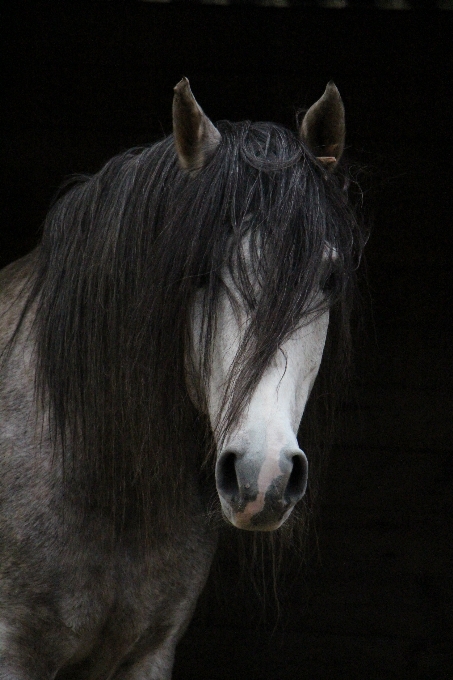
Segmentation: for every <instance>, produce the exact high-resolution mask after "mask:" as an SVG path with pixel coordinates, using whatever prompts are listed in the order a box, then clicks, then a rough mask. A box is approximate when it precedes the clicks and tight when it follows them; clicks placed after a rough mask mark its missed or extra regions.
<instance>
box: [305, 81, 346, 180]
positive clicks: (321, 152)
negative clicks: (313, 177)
mask: <svg viewBox="0 0 453 680" xmlns="http://www.w3.org/2000/svg"><path fill="white" fill-rule="evenodd" d="M299 134H300V137H301V139H302V140H303V141H304V142H305V143H306V145H307V146H308V147H309V149H310V150H311V151H312V152H313V153H314V155H315V156H316V157H317V159H318V161H319V162H320V163H322V165H324V167H326V168H327V169H328V170H333V169H334V168H335V166H336V165H337V164H338V161H339V160H340V158H341V154H342V153H343V149H344V141H345V135H346V127H345V116H344V106H343V102H342V100H341V97H340V93H339V92H338V89H337V87H336V85H335V84H334V83H333V82H332V81H330V82H329V83H328V84H327V87H326V89H325V92H324V94H323V95H322V97H321V98H320V99H318V101H317V102H315V103H314V104H313V106H311V107H310V108H309V109H308V111H307V113H306V114H305V116H304V118H303V120H302V124H301V126H300V130H299Z"/></svg>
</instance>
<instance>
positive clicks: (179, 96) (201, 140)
mask: <svg viewBox="0 0 453 680" xmlns="http://www.w3.org/2000/svg"><path fill="white" fill-rule="evenodd" d="M174 93H175V94H174V96H173V134H174V137H175V146H176V152H177V154H178V158H179V163H180V165H181V167H182V168H183V169H184V170H187V171H188V172H190V173H191V174H194V175H195V174H196V173H197V172H198V171H199V170H201V169H202V168H203V167H204V166H205V165H206V163H207V162H208V161H209V160H210V158H211V157H212V156H213V154H214V153H215V151H216V149H217V147H218V145H219V143H220V140H221V135H220V132H219V131H218V130H217V128H216V127H215V125H213V124H212V123H211V121H210V120H209V118H208V117H207V116H206V115H205V113H204V112H203V109H202V108H201V107H200V106H199V104H198V103H197V101H196V99H195V97H194V96H193V94H192V90H191V89H190V84H189V81H188V80H187V78H183V79H182V80H180V82H179V83H178V84H177V85H176V87H175V88H174Z"/></svg>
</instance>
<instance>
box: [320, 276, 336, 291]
mask: <svg viewBox="0 0 453 680" xmlns="http://www.w3.org/2000/svg"><path fill="white" fill-rule="evenodd" d="M336 285H337V275H336V274H335V272H330V273H329V274H328V275H327V276H326V278H325V279H324V280H323V282H322V283H321V290H322V292H323V293H326V294H328V293H331V292H332V291H333V290H334V289H335V287H336Z"/></svg>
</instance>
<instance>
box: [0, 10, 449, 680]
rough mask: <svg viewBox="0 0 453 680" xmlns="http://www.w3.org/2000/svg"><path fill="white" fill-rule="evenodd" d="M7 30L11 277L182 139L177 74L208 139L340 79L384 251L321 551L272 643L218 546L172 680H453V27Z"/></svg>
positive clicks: (350, 19)
mask: <svg viewBox="0 0 453 680" xmlns="http://www.w3.org/2000/svg"><path fill="white" fill-rule="evenodd" d="M1 18H2V26H3V29H2V30H3V34H4V40H3V45H4V51H5V54H6V97H5V96H4V99H3V104H2V107H3V109H4V113H6V119H5V122H4V124H3V133H4V137H5V145H4V154H3V162H2V170H3V180H2V182H1V186H0V189H1V191H2V201H1V206H2V210H3V215H2V222H1V227H0V263H1V264H6V263H8V262H9V261H11V260H13V259H14V258H16V257H18V256H20V255H22V254H24V253H25V252H27V251H28V250H30V249H31V248H32V247H33V245H34V244H35V243H36V242H37V239H38V236H39V229H40V225H41V223H42V220H43V218H44V215H45V213H46V211H47V208H48V205H49V202H50V201H51V199H52V197H53V196H54V194H55V192H56V191H57V188H58V186H59V185H60V184H61V182H62V180H63V179H64V178H65V177H66V176H68V175H70V174H72V173H75V172H81V171H83V172H85V171H88V172H93V171H96V170H97V169H99V167H100V166H101V165H102V163H103V162H104V161H106V160H107V159H108V158H109V157H111V156H112V155H114V154H115V153H117V152H119V151H121V150H124V149H126V148H128V147H130V146H135V145H137V144H142V143H148V142H151V141H153V140H155V139H157V138H159V137H161V136H162V135H163V134H167V133H169V132H170V131H171V117H170V111H171V99H172V87H173V85H174V84H175V83H176V82H177V81H178V80H179V79H180V77H181V76H182V75H187V76H188V77H189V78H190V80H191V84H192V87H193V90H194V92H195V93H196V96H197V98H198V100H199V101H200V103H201V104H202V106H203V107H204V109H205V110H206V112H207V113H208V115H209V116H210V117H211V118H212V119H213V120H218V119H221V118H228V119H232V120H238V119H243V118H251V119H262V120H274V121H277V122H280V123H283V124H286V125H289V126H291V125H293V122H294V116H295V111H296V109H297V108H298V107H303V106H306V105H309V104H311V103H312V102H313V101H314V100H315V99H317V98H318V97H319V96H320V95H321V93H322V91H323V88H324V86H325V83H326V82H327V81H328V80H330V79H334V81H335V82H336V84H337V85H338V87H339V89H340V91H341V93H342V95H343V98H344V101H345V105H346V111H347V123H348V146H349V147H350V149H349V155H350V157H351V158H352V160H353V162H354V163H356V164H357V165H358V166H360V167H361V168H362V178H363V187H364V190H365V191H364V194H365V196H364V198H365V207H366V212H367V214H368V215H369V219H370V221H371V222H372V226H373V231H372V236H371V238H370V241H369V244H368V247H367V270H368V281H369V284H368V289H367V292H365V294H364V297H365V301H366V304H365V310H364V319H365V324H364V330H363V332H362V333H361V334H360V338H358V351H357V360H356V378H355V380H354V384H353V386H352V391H351V396H350V398H349V401H348V403H347V404H346V406H345V412H344V416H345V417H344V418H343V422H344V423H346V424H344V425H343V426H342V427H340V428H339V432H338V436H337V441H336V444H335V447H334V451H333V452H332V455H331V459H330V463H329V468H328V471H327V474H326V479H325V481H324V488H323V493H322V502H321V507H320V517H319V523H318V532H317V541H318V544H319V550H318V552H317V557H316V559H313V560H310V559H309V560H308V564H307V565H305V566H304V567H303V568H302V569H301V570H300V571H299V572H298V573H297V574H293V575H292V577H291V578H289V579H288V582H289V589H287V590H286V596H284V597H283V599H282V606H281V610H282V611H281V615H280V618H279V619H278V620H277V623H276V621H275V617H274V616H273V613H275V611H274V610H275V607H273V606H272V605H270V610H272V614H271V615H269V616H268V617H267V618H266V615H264V614H263V608H262V606H261V604H262V603H261V600H260V597H259V596H255V595H252V594H250V595H242V594H241V595H240V596H238V595H237V592H238V588H237V583H236V578H237V570H236V567H234V568H233V566H232V565H233V563H234V558H233V557H230V555H229V554H228V546H227V547H226V548H225V547H224V549H223V553H222V557H221V560H220V567H219V568H218V569H217V568H216V570H215V578H214V576H213V577H212V578H211V581H210V583H209V584H208V588H207V591H206V593H205V595H204V596H203V598H202V601H201V603H200V606H199V608H198V610H197V613H196V616H195V619H194V622H193V624H192V625H191V627H190V628H189V630H188V633H187V635H186V637H185V639H184V640H183V642H182V643H181V645H180V647H179V651H178V655H177V662H176V669H175V678H176V679H178V680H182V679H183V678H184V679H185V680H190V679H192V678H193V679H195V678H196V679H197V680H203V679H204V680H217V679H222V680H223V679H224V678H225V679H226V678H228V679H229V680H230V679H231V678H248V679H249V680H264V679H266V680H267V679H270V678H272V679H273V680H286V679H287V678H288V679H289V678H291V680H293V679H294V678H301V679H305V678H306V679H309V680H316V679H317V678H322V679H329V680H335V679H336V678H343V677H344V678H348V679H349V680H354V679H356V678H357V679H359V678H360V680H362V679H363V678H370V679H374V678H375V679H376V680H382V679H386V680H388V679H393V678H395V679H400V678H411V680H412V679H417V678H420V679H421V678H423V679H426V680H436V679H437V680H447V679H449V678H451V677H453V654H452V649H453V636H452V623H453V615H452V604H453V603H452V585H453V584H452V566H453V554H452V553H453V551H452V548H451V538H452V528H453V527H452V521H451V513H452V509H453V502H452V491H451V488H452V479H453V461H452V457H451V453H452V431H451V422H452V414H453V410H452V399H451V387H452V366H453V356H452V354H453V352H452V342H451V331H450V328H449V322H450V317H451V304H452V300H451V290H452V265H451V260H452V248H451V246H452V240H453V237H452V224H451V217H450V214H451V199H450V195H451V190H450V186H451V175H452V169H451V168H452V158H453V154H452V151H453V149H452V132H451V129H452V107H451V89H449V88H450V87H451V74H450V70H451V61H450V57H449V42H451V39H452V32H451V18H450V15H449V14H448V13H443V14H441V13H437V14H435V13H432V14H429V13H425V14H420V13H413V12H395V13H393V12H387V13H384V12H377V11H372V10H369V11H363V12H352V11H335V10H327V11H322V10H320V11H304V10H295V9H292V10H289V9H271V8H248V9H240V8H231V7H228V8H227V7H225V8H224V7H203V6H197V7H195V6H193V7H187V6H186V7H182V6H167V5H152V4H145V3H137V4H132V3H131V4H128V3H127V4H124V5H122V6H119V5H118V6H117V5H116V4H114V3H91V4H89V3H80V4H72V3H60V4H57V3H55V4H54V5H53V6H49V5H44V4H40V3H33V4H32V3H21V2H19V3H16V4H15V5H14V7H10V8H9V9H8V10H5V9H3V10H2V17H1ZM368 301H369V302H368ZM241 592H242V591H241Z"/></svg>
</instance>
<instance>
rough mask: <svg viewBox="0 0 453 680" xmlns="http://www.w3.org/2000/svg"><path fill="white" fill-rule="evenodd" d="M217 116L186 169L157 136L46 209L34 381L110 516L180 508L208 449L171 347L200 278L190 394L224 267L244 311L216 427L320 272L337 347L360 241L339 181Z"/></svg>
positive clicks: (271, 137)
mask: <svg viewBox="0 0 453 680" xmlns="http://www.w3.org/2000/svg"><path fill="white" fill-rule="evenodd" d="M218 128H219V130H220V132H221V135H222V141H221V143H220V146H219V148H218V149H217V151H216V153H215V155H214V157H213V158H212V160H211V161H210V162H209V163H208V165H207V166H206V167H205V168H203V169H202V170H201V171H200V172H199V173H198V174H197V175H196V176H195V177H191V176H190V175H189V174H187V173H186V172H184V171H183V170H181V169H180V167H179V165H178V161H177V156H176V152H175V149H174V143H173V138H172V137H169V138H167V139H164V140H163V141H161V142H159V143H157V144H155V145H153V146H151V147H149V148H140V149H133V150H130V151H128V152H126V153H124V154H122V155H119V156H117V157H115V158H113V159H112V160H110V161H109V162H108V163H107V164H106V165H105V167H104V168H103V169H102V170H101V171H100V172H99V173H97V174H96V175H94V176H92V177H89V178H83V179H82V180H80V182H79V183H78V184H76V185H75V186H73V187H72V188H71V189H70V190H69V191H68V192H67V193H66V194H65V195H64V196H63V197H62V198H61V199H60V200H59V201H58V202H57V203H56V204H55V205H54V206H53V208H52V209H51V211H50V213H49V215H48V217H47V220H46V223H45V227H44V234H43V239H42V243H41V245H40V247H39V250H38V254H37V258H38V264H37V269H36V278H35V281H34V287H33V290H32V293H31V295H30V298H29V304H30V303H31V302H33V301H35V302H36V304H37V312H36V318H35V332H36V343H37V345H36V348H37V362H38V363H37V366H38V373H37V387H38V392H39V395H40V397H41V400H42V402H43V403H44V404H45V405H46V406H47V407H48V408H49V412H50V415H51V423H52V432H53V436H54V440H55V442H56V443H58V445H59V446H62V447H63V452H64V461H65V465H66V466H71V467H72V468H73V471H74V472H75V473H76V474H77V475H79V476H80V481H81V483H82V486H83V489H84V491H85V494H86V499H87V505H90V506H92V505H102V506H104V507H106V508H109V509H110V510H111V511H112V512H114V513H116V515H117V516H120V517H121V521H125V520H124V513H125V512H128V507H129V505H134V506H137V503H138V507H142V508H146V509H147V510H146V511H147V512H151V513H153V514H159V513H160V515H161V516H162V517H164V516H165V514H166V513H168V512H171V508H174V509H175V510H176V511H178V512H179V511H181V510H183V508H182V504H183V502H184V501H183V499H184V498H185V494H184V488H185V485H190V484H194V483H197V480H196V471H197V470H200V469H201V468H202V465H203V461H204V460H205V457H206V454H207V452H209V451H210V450H211V448H212V440H211V438H210V433H209V428H207V426H206V422H205V419H204V418H203V416H201V415H200V414H199V413H197V411H196V410H195V408H194V407H193V405H192V402H191V400H190V398H189V396H188V392H187V388H186V382H185V373H186V370H187V361H186V359H185V356H186V353H187V348H188V343H189V337H190V332H189V328H190V312H191V305H192V302H193V299H194V296H195V294H196V292H197V291H198V290H199V289H200V288H204V290H205V291H206V294H205V295H204V310H203V314H204V319H205V324H204V328H205V333H204V338H203V343H204V365H203V370H202V371H201V375H200V376H199V380H198V385H199V391H200V395H201V398H202V395H203V388H204V386H205V384H206V381H207V379H208V375H209V365H210V364H209V357H210V351H211V345H212V338H213V333H214V329H215V322H216V307H217V301H218V298H219V294H220V292H221V290H222V286H223V284H222V280H221V278H220V272H221V270H222V268H223V267H229V268H230V270H231V275H232V276H233V278H234V280H235V282H236V285H237V286H238V288H239V290H240V292H241V294H242V297H243V299H244V301H245V303H246V305H247V307H248V309H249V312H250V326H249V329H248V331H247V333H246V337H245V338H244V342H243V344H242V346H241V348H240V352H239V355H238V362H237V363H238V366H237V367H236V369H235V375H234V379H232V382H231V385H234V390H233V395H232V398H231V400H230V402H229V412H228V414H227V418H226V420H225V423H224V428H228V427H230V426H231V424H232V423H233V422H234V420H235V418H237V415H238V413H239V411H240V410H241V408H242V407H243V405H244V404H245V403H246V402H247V399H248V398H249V397H250V395H251V393H252V391H253V388H254V386H255V385H256V384H257V382H258V381H259V378H260V376H261V375H262V373H263V371H264V369H265V368H266V366H267V365H268V364H269V361H270V359H271V358H272V356H273V355H274V353H275V351H276V350H277V348H278V347H279V346H280V345H281V343H282V342H283V341H284V340H285V338H287V337H288V336H289V335H290V334H291V332H292V331H294V330H295V328H296V327H297V326H298V325H299V324H300V323H301V322H303V319H304V317H305V316H306V315H307V313H308V312H309V311H313V304H314V302H313V300H314V297H313V291H315V290H319V286H320V285H322V284H323V282H322V281H320V276H321V274H322V275H323V276H324V278H325V279H327V280H328V285H327V286H326V297H325V298H324V299H323V300H324V301H323V302H322V305H326V304H329V305H330V306H332V308H333V310H334V312H335V314H336V317H337V323H336V324H334V326H335V328H336V329H337V330H339V342H338V343H337V342H335V346H337V347H344V342H343V344H341V342H340V341H341V339H342V340H343V341H345V340H346V341H347V339H348V332H347V329H348V319H349V306H350V301H351V294H352V286H353V280H354V271H355V269H356V264H357V260H358V258H359V257H360V252H361V248H362V240H361V236H360V232H359V230H358V227H357V224H356V222H355V220H354V218H353V215H352V213H351V211H350V210H349V208H348V206H347V202H346V200H345V195H344V192H343V191H342V187H341V182H340V181H339V180H337V179H335V177H333V176H330V175H327V173H326V172H325V171H324V170H323V169H322V168H321V167H320V166H319V164H318V163H317V162H316V160H315V159H314V157H313V156H312V154H311V153H310V151H308V150H307V148H306V147H305V146H304V144H303V143H302V142H301V141H300V140H299V139H298V137H297V136H296V135H294V134H293V133H291V132H290V131H288V130H286V129H283V128H281V127H279V126H277V125H274V124H270V123H256V124H255V123H249V122H245V123H238V124H232V123H229V122H223V123H220V124H219V125H218ZM245 234H248V235H249V236H250V239H249V242H250V244H251V246H250V255H249V256H248V257H249V258H251V262H250V260H248V261H247V262H246V258H245V256H244V253H243V251H242V249H241V244H242V243H243V237H244V235H245ZM326 249H327V250H326ZM332 249H334V251H333V250H332ZM326 252H335V253H336V257H335V266H334V267H333V264H332V263H331V264H332V267H333V269H334V270H335V271H333V269H332V271H331V270H330V269H329V271H328V272H326V264H325V261H326ZM332 262H333V260H332ZM329 266H330V265H329ZM251 271H252V273H253V276H251V275H250V272H251ZM252 279H253V280H252ZM257 281H258V282H259V285H258V286H257V285H256V282H257ZM329 332H330V331H329ZM346 344H347V342H346ZM338 356H343V355H338ZM341 361H342V359H341V360H338V359H337V363H341Z"/></svg>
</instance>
